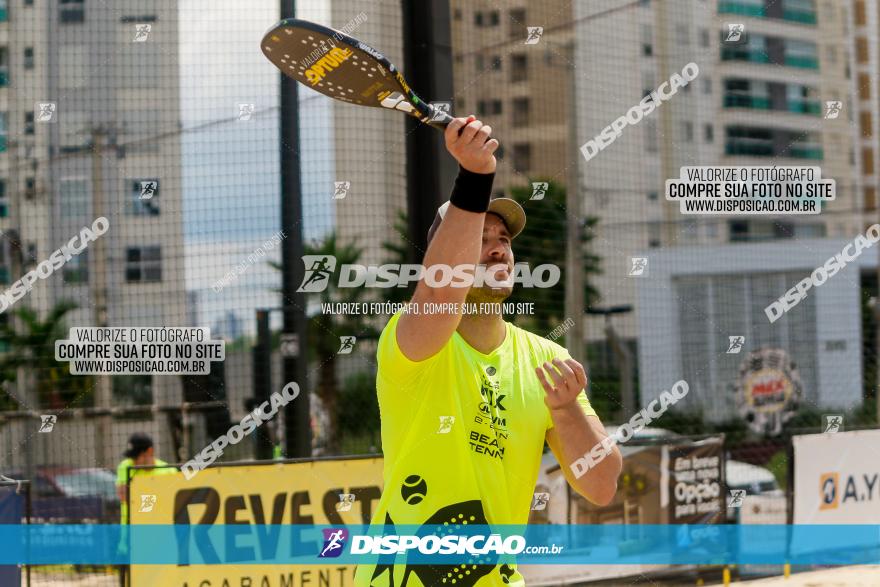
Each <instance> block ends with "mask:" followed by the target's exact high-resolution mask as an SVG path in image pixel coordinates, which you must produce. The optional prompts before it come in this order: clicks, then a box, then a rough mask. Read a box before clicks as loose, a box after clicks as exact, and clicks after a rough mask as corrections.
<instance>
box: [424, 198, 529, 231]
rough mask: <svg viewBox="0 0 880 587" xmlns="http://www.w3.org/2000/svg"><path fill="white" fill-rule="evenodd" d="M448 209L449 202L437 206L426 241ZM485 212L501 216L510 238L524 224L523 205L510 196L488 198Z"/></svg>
mask: <svg viewBox="0 0 880 587" xmlns="http://www.w3.org/2000/svg"><path fill="white" fill-rule="evenodd" d="M448 209H449V202H445V203H444V204H443V205H442V206H440V207H439V208H437V214H436V215H435V216H434V223H433V224H431V228H430V229H428V242H431V239H432V238H434V233H435V232H437V229H438V228H439V227H440V223H441V222H443V218H444V217H445V216H446V210H448ZM487 212H491V213H493V214H497V215H498V216H500V217H501V219H502V220H503V221H504V224H505V226H507V231H508V232H510V238H511V239H514V238H516V235H518V234H519V233H521V232H522V230H523V228H525V226H526V211H525V210H523V207H522V206H520V205H519V202H517V201H516V200H511V199H510V198H493V199H492V200H489V210H487Z"/></svg>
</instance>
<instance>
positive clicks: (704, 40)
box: [700, 29, 711, 47]
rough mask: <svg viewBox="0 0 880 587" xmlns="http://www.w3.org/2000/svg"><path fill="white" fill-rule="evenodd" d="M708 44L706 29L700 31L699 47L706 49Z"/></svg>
mask: <svg viewBox="0 0 880 587" xmlns="http://www.w3.org/2000/svg"><path fill="white" fill-rule="evenodd" d="M710 42H711V41H710V40H709V31H708V29H700V47H708V46H709V43H710Z"/></svg>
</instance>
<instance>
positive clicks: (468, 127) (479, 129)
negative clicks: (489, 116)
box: [444, 115, 498, 173]
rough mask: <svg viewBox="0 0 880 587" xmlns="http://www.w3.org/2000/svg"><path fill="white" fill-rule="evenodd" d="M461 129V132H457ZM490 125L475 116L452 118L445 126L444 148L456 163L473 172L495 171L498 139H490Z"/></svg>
mask: <svg viewBox="0 0 880 587" xmlns="http://www.w3.org/2000/svg"><path fill="white" fill-rule="evenodd" d="M459 130H461V134H459ZM491 135H492V127H491V126H489V125H488V124H483V123H482V122H480V121H479V120H477V117H476V116H473V115H472V116H468V117H467V118H453V119H452V122H450V123H449V126H447V127H446V132H445V133H444V136H445V138H446V149H447V150H448V151H449V153H450V154H451V155H452V156H453V157H455V160H456V161H458V164H459V165H461V166H462V167H464V168H465V169H467V170H468V171H471V172H473V173H495V165H496V162H495V155H494V153H495V150H496V149H497V148H498V140H497V139H492V138H490V136H491Z"/></svg>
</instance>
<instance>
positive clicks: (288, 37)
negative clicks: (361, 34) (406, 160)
mask: <svg viewBox="0 0 880 587" xmlns="http://www.w3.org/2000/svg"><path fill="white" fill-rule="evenodd" d="M262 49H263V54H264V55H265V56H266V58H267V59H269V61H271V62H272V63H273V64H274V65H275V66H276V67H277V68H278V69H280V70H281V71H282V72H283V73H284V74H285V75H287V76H289V77H291V78H293V79H295V80H297V81H298V82H300V83H302V84H304V85H306V86H308V87H310V88H311V89H313V90H315V91H316V92H320V93H322V94H324V95H326V96H329V97H331V98H334V99H336V100H342V101H343V102H348V103H350V104H358V105H360V106H373V107H379V108H388V109H392V110H399V111H401V112H405V113H406V114H409V115H411V116H415V117H416V118H418V119H420V120H422V121H423V122H428V123H435V122H439V123H442V122H445V123H446V124H448V121H449V120H451V117H450V116H449V115H448V114H446V113H445V112H443V111H440V110H438V109H435V108H433V107H432V106H431V105H430V104H427V103H425V102H423V101H422V100H421V99H420V98H419V97H418V96H417V95H416V94H415V92H413V91H412V89H410V87H409V85H408V84H407V83H406V80H405V79H404V78H403V76H402V75H401V74H400V71H398V70H397V68H396V67H394V64H392V63H391V62H390V61H388V59H387V58H386V57H385V56H384V55H382V54H381V53H380V52H379V51H376V50H375V49H373V48H372V47H370V46H369V45H367V44H365V43H363V42H361V41H358V40H357V39H355V38H353V37H350V36H348V35H346V34H345V33H342V32H339V31H337V30H334V29H331V28H329V27H325V26H323V25H319V24H316V23H313V22H309V21H306V20H300V19H296V18H288V19H285V20H282V21H281V22H279V23H278V24H276V25H275V26H274V27H272V28H271V29H270V30H269V31H268V32H267V33H266V34H265V35H264V36H263V41H262ZM443 126H445V124H443Z"/></svg>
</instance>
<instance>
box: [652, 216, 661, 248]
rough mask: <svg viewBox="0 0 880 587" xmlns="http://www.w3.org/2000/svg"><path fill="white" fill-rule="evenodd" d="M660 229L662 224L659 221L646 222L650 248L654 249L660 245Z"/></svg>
mask: <svg viewBox="0 0 880 587" xmlns="http://www.w3.org/2000/svg"><path fill="white" fill-rule="evenodd" d="M662 229H663V226H662V223H660V222H649V223H648V246H649V247H651V248H652V249H656V248H657V247H659V246H660V244H661V240H660V239H661V232H662Z"/></svg>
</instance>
